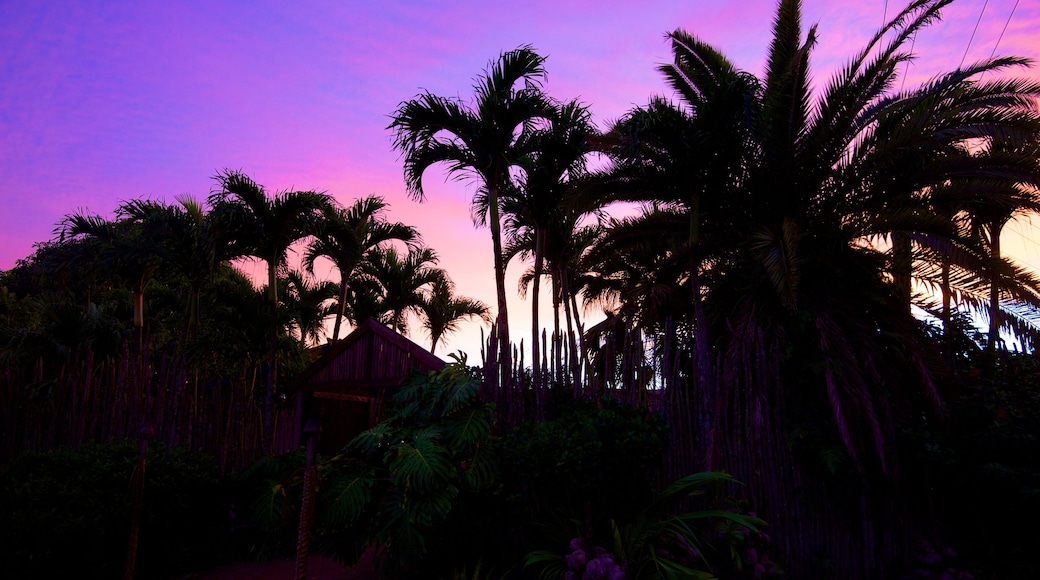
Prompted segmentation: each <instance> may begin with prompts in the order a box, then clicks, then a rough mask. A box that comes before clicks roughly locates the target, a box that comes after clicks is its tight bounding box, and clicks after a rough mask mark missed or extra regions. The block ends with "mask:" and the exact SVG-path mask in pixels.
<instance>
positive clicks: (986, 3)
mask: <svg viewBox="0 0 1040 580" xmlns="http://www.w3.org/2000/svg"><path fill="white" fill-rule="evenodd" d="M986 6H989V0H986V2H985V3H983V5H982V12H979V19H978V20H976V21H975V29H974V30H972V31H971V38H969V39H968V46H965V47H964V56H962V57H961V63H960V64H959V65H957V68H961V67H962V66H964V59H966V58H968V49H969V48H971V41H973V40H975V33H976V32H978V30H979V23H980V22H982V15H983V14H985V13H986Z"/></svg>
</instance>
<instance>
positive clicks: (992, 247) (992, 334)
mask: <svg viewBox="0 0 1040 580" xmlns="http://www.w3.org/2000/svg"><path fill="white" fill-rule="evenodd" d="M988 229H989V257H990V263H991V266H990V268H991V269H990V275H989V276H990V278H989V343H988V344H987V345H986V351H987V352H988V353H989V354H990V356H993V355H995V354H996V352H997V344H998V342H999V341H1000V318H1001V317H1000V282H999V279H998V274H997V264H998V262H999V261H1000V230H1001V229H1003V224H1002V223H1000V222H999V221H992V222H990V223H989V226H988Z"/></svg>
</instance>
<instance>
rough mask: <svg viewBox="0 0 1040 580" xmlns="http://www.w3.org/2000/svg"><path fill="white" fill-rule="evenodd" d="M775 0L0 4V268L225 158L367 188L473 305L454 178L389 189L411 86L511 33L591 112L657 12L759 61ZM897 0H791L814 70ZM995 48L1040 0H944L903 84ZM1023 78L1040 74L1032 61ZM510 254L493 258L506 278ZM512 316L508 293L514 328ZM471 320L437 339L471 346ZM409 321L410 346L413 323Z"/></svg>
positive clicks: (1036, 25)
mask: <svg viewBox="0 0 1040 580" xmlns="http://www.w3.org/2000/svg"><path fill="white" fill-rule="evenodd" d="M775 4H776V2H775V1H774V0H743V1H740V2H737V1H715V2H708V1H696V0H686V1H683V2H673V1H668V2H656V1H647V2H633V1H627V2H616V1H611V0H601V1H597V2H590V1H573V2H572V1H560V0H555V1H552V2H546V1H542V0H535V1H530V0H529V1H524V2H515V1H504V2H463V1H429V2H344V1H339V2H332V1H329V2H275V1H267V0H261V1H250V2H220V1H212V0H208V1H205V2H151V1H136V2H109V1H97V2H93V1H76V2H71V1H56V2H15V1H7V2H0V270H3V269H9V268H11V267H12V266H14V264H15V261H16V260H17V259H20V258H24V257H26V256H27V255H29V254H30V253H31V252H32V244H33V243H35V242H40V241H44V240H47V239H50V238H51V237H52V231H53V230H54V228H55V225H56V224H57V223H58V222H59V221H60V220H61V219H62V217H63V216H65V215H66V214H69V213H72V212H76V211H89V212H91V213H99V214H102V215H106V216H110V215H111V212H112V210H113V209H114V208H115V207H116V205H117V204H118V203H119V202H120V201H121V200H127V199H134V198H148V199H162V200H166V201H168V202H171V203H172V202H173V201H174V197H175V196H178V195H182V194H190V195H193V196H195V197H197V198H200V199H201V198H205V197H206V195H207V194H208V193H209V191H210V189H211V188H212V187H213V184H214V182H213V180H212V176H213V175H214V174H216V173H217V172H218V171H219V170H221V169H224V168H228V169H240V170H242V171H244V172H245V173H247V174H248V175H250V176H251V177H253V178H254V179H255V180H256V181H257V182H259V183H261V184H263V185H264V186H266V187H267V188H268V189H269V190H271V191H275V190H283V189H317V190H324V191H327V192H329V193H331V194H333V195H334V196H335V197H336V198H338V199H339V200H340V201H341V202H343V203H344V204H347V203H350V202H351V201H352V200H354V199H355V198H357V197H359V196H363V195H368V194H372V193H374V194H377V195H381V196H383V197H385V198H386V199H387V200H388V201H389V202H390V204H391V212H390V218H391V219H394V220H396V221H402V222H405V223H408V224H411V225H414V226H416V227H417V228H418V229H419V230H420V232H421V233H422V235H423V237H424V239H425V242H426V243H427V245H429V246H431V247H432V248H434V249H435V250H436V251H437V252H438V254H439V255H440V256H441V262H440V265H441V267H443V268H445V269H446V270H447V271H448V272H449V274H450V275H451V277H452V278H453V279H454V280H455V282H456V284H457V290H458V292H459V293H461V294H464V295H467V296H472V297H477V298H480V299H482V300H484V301H485V302H487V303H488V304H493V303H494V277H493V273H492V262H491V249H490V246H491V244H490V236H489V234H488V232H487V231H486V230H483V229H476V228H475V227H474V226H473V225H472V222H471V220H470V211H469V201H470V197H471V194H472V188H471V187H469V186H467V185H466V184H464V183H458V182H453V181H451V182H447V183H446V182H445V177H446V174H445V172H444V171H443V168H441V167H434V168H432V169H431V170H430V171H428V172H427V173H426V175H425V181H424V185H425V187H426V192H427V195H428V200H427V201H426V203H424V204H419V203H417V202H414V201H412V200H410V199H409V198H408V197H407V196H406V195H405V194H404V183H403V179H402V173H401V163H400V159H399V157H398V154H397V153H396V152H394V151H393V150H392V149H391V134H390V132H389V131H387V129H386V126H387V124H388V122H389V115H390V114H391V113H392V112H393V111H394V110H395V109H396V107H397V105H398V104H399V103H400V102H401V101H403V100H407V99H410V98H412V97H413V96H415V95H416V94H417V93H418V92H419V91H420V90H423V89H427V90H429V91H431V92H433V93H436V94H439V95H446V96H449V95H451V96H453V95H458V96H461V97H463V98H468V97H469V95H470V94H471V93H472V89H471V85H472V81H473V79H474V77H476V76H477V75H478V74H479V73H480V72H481V71H482V70H483V69H484V68H485V67H486V65H487V64H488V62H489V61H491V60H493V59H495V58H496V57H497V56H498V55H499V54H500V53H501V52H503V51H505V50H510V49H513V48H516V47H517V46H520V45H524V44H530V45H531V46H533V47H534V48H535V50H537V51H538V52H539V53H541V54H543V55H546V56H547V57H548V60H547V63H546V67H547V69H548V72H549V77H548V82H547V85H546V88H547V90H548V92H549V93H550V94H551V95H552V96H554V97H556V98H559V99H572V98H576V97H577V98H580V99H582V100H583V101H585V102H586V103H588V104H589V105H590V106H591V109H592V111H593V114H594V117H595V119H596V121H597V122H598V123H599V124H600V126H602V127H605V126H606V125H607V124H608V123H609V122H610V121H612V120H614V119H616V118H617V117H619V116H621V115H623V114H624V113H625V112H626V111H627V110H629V109H630V108H632V107H633V106H638V105H642V104H645V103H646V102H647V100H648V98H649V97H650V96H651V95H653V94H666V95H667V93H666V92H665V87H664V84H663V82H662V78H661V77H660V75H659V74H658V73H657V72H656V70H655V66H656V65H658V64H659V63H662V62H665V61H666V60H668V58H669V49H668V45H667V43H666V42H665V39H664V33H666V32H668V31H671V30H674V29H676V28H683V29H686V30H687V31H689V32H691V33H693V34H695V35H697V36H699V37H700V38H701V39H703V40H706V41H708V42H710V43H712V44H714V45H715V46H716V47H718V48H719V49H721V50H722V51H723V52H724V53H725V54H727V55H728V56H729V57H730V58H731V59H732V60H733V61H734V62H735V63H736V64H737V65H738V66H740V67H741V68H743V69H745V70H748V71H750V72H753V73H756V74H758V73H761V71H762V68H763V61H764V56H765V53H766V50H767V48H768V43H769V38H770V36H769V35H770V29H771V25H772V18H773V13H774V8H775ZM904 4H905V3H904V2H897V1H893V2H889V3H886V2H884V1H883V0H869V1H866V0H856V1H852V0H840V1H834V0H829V1H824V0H806V1H805V2H804V24H805V26H806V28H807V27H808V25H810V24H812V23H819V31H818V32H819V38H820V42H819V45H818V47H817V49H816V51H815V59H814V61H813V66H814V72H815V75H814V77H815V78H816V79H817V80H818V81H819V82H820V83H822V82H824V81H825V80H827V79H828V78H829V76H830V71H832V70H833V69H834V68H835V67H837V66H839V65H840V64H842V63H843V62H844V61H845V60H846V59H847V58H848V57H849V56H850V55H851V54H853V52H854V51H855V50H856V49H858V48H859V47H861V46H862V44H863V42H864V40H865V39H866V38H868V37H869V36H870V34H872V33H873V32H874V30H876V29H877V28H878V27H879V26H880V25H881V23H882V21H883V19H884V17H885V14H886V11H887V14H888V15H889V16H891V15H893V14H894V13H896V12H897V11H898V10H899V9H901V8H902V7H903V5H904ZM984 4H985V10H983V6H984ZM1013 10H1014V13H1013V16H1012V11H1013ZM980 16H981V18H980ZM976 24H977V30H976ZM1005 26H1006V30H1004V29H1005ZM973 31H974V34H973ZM1002 31H1003V32H1002ZM998 38H999V39H1000V41H999V45H998ZM969 40H970V45H969ZM994 47H996V53H997V54H998V55H1006V54H1015V55H1020V56H1025V57H1029V58H1033V59H1038V58H1040V3H1038V2H1036V1H1035V0H1028V1H1026V2H1020V3H1019V2H1016V1H1015V0H990V1H989V2H988V3H987V2H985V0H961V1H959V2H955V3H954V4H953V5H952V6H950V7H948V8H947V9H946V10H945V11H944V19H943V21H942V22H940V23H938V24H936V25H933V26H932V27H931V28H929V29H927V30H926V31H924V32H923V33H922V34H921V35H920V36H919V37H918V38H917V39H916V44H915V52H916V53H917V54H918V59H917V60H916V61H915V62H914V63H913V64H911V65H910V66H909V68H908V69H907V80H906V86H907V87H910V86H913V85H915V84H917V83H919V82H921V81H922V80H926V79H928V78H930V77H931V76H933V75H935V74H936V73H939V72H944V71H947V70H950V69H953V68H955V67H957V66H958V65H959V64H960V63H961V61H962V59H963V60H964V62H966V63H969V62H972V61H975V60H978V59H981V58H986V57H989V56H990V54H991V53H992V52H993V51H994ZM965 54H966V56H965ZM1022 74H1023V75H1028V76H1031V77H1033V78H1040V69H1036V68H1034V69H1030V70H1028V71H1022ZM1009 230H1010V235H1011V236H1012V237H1015V239H1013V240H1010V241H1008V242H1006V245H1007V246H1009V248H1010V250H1011V251H1013V252H1016V257H1017V258H1018V259H1020V260H1021V261H1023V262H1024V263H1026V264H1029V265H1031V266H1032V267H1034V268H1040V246H1038V245H1037V241H1038V240H1040V236H1038V235H1036V234H1037V233H1038V232H1037V230H1036V228H1035V227H1034V226H1033V225H1032V224H1029V223H1019V224H1016V225H1014V226H1012V227H1010V228H1009ZM258 267H262V263H261V264H260V265H258ZM522 269H523V267H522V266H520V265H518V264H513V265H511V266H510V274H511V276H510V280H511V282H510V288H511V289H512V288H515V280H516V278H517V276H518V275H519V273H520V272H521V271H522ZM318 275H319V276H322V277H326V278H334V277H335V276H334V275H333V274H331V273H330V272H320V271H319V272H318ZM528 312H529V306H528V305H527V304H526V303H525V302H523V301H521V300H520V299H519V298H516V299H515V300H514V301H513V302H511V311H510V315H511V316H510V318H511V326H512V327H513V328H515V329H518V330H514V332H515V333H521V336H522V335H523V334H526V332H524V331H522V330H519V329H527V328H529V326H530V324H529V315H528ZM474 328H476V326H475V325H472V326H470V327H469V331H468V332H466V333H464V334H463V335H462V336H460V337H459V338H458V339H457V340H455V341H453V342H452V343H451V344H449V346H448V348H447V349H444V348H443V347H442V348H440V349H439V350H438V352H439V353H443V352H446V351H454V350H457V349H465V350H467V351H469V352H471V353H475V352H476V349H477V347H476V344H477V342H478V340H477V336H476V334H475V332H473V329H474ZM412 336H413V338H415V339H416V340H417V341H418V342H420V343H428V340H427V339H426V337H425V336H424V335H423V333H422V332H421V331H420V330H419V329H417V328H416V329H413V332H412ZM517 338H519V336H518V337H517Z"/></svg>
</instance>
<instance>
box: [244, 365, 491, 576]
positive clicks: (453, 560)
mask: <svg viewBox="0 0 1040 580" xmlns="http://www.w3.org/2000/svg"><path fill="white" fill-rule="evenodd" d="M478 385H479V383H478V382H477V380H476V379H475V378H474V376H473V375H472V373H471V372H470V371H469V369H467V368H466V367H465V366H464V364H451V365H448V366H447V367H446V368H445V369H443V370H441V371H436V372H431V373H429V374H427V375H417V376H415V377H414V378H413V379H412V380H411V381H410V382H409V383H408V384H407V385H405V386H404V387H403V388H402V389H401V390H400V391H399V392H398V393H397V394H396V395H394V397H393V403H392V408H391V410H390V412H389V413H388V415H387V417H386V418H385V419H383V420H382V421H381V422H380V423H378V424H377V425H376V426H375V427H373V428H372V429H369V430H367V431H365V432H363V433H361V434H360V435H358V436H357V437H356V438H355V439H354V440H353V441H351V442H350V443H349V444H348V445H347V446H346V447H344V448H343V449H342V450H341V451H340V452H339V453H338V454H336V455H334V456H332V457H329V458H325V459H323V460H321V461H319V463H318V465H317V470H318V474H319V477H318V482H319V484H318V485H319V488H318V490H317V493H318V498H317V506H318V507H317V510H316V514H317V518H316V522H315V529H314V535H315V538H314V542H315V545H317V546H318V547H319V549H321V550H322V551H323V552H325V553H327V554H330V555H332V556H333V557H335V558H337V559H339V560H341V561H342V562H344V563H348V564H352V563H355V562H357V560H358V559H360V557H361V555H362V554H363V553H364V552H365V550H366V549H367V548H368V547H370V546H372V545H374V546H376V548H377V550H378V553H377V561H378V562H379V564H380V566H381V567H382V569H383V573H384V575H386V576H388V577H400V576H402V575H407V574H409V573H412V572H413V571H415V570H418V569H420V567H421V569H422V570H423V571H424V573H433V572H432V570H435V569H436V570H440V571H442V572H444V573H447V572H448V571H449V570H450V569H451V567H453V566H463V565H464V564H465V562H466V561H467V559H472V560H473V561H472V562H470V564H472V565H476V564H477V563H478V562H479V558H480V554H479V551H478V550H473V549H472V548H471V547H466V548H462V549H456V548H457V547H458V545H459V544H460V542H461V541H462V540H461V538H464V537H466V536H467V528H470V530H469V531H468V534H473V533H474V532H473V528H474V526H473V525H472V524H473V521H474V520H473V519H472V518H471V517H469V515H472V514H473V513H474V512H478V511H482V510H484V506H485V504H486V503H487V502H488V501H489V500H488V497H489V496H490V495H491V491H492V489H493V487H494V485H495V483H496V481H497V477H496V476H497V467H496V464H497V463H496V456H495V440H494V439H493V438H492V436H491V424H492V420H493V413H492V408H491V406H490V405H488V404H485V403H482V402H481V401H480V399H479V398H478V396H477V388H478ZM250 477H251V478H252V479H253V480H262V481H263V482H265V484H263V485H262V487H261V490H260V491H259V493H258V494H257V497H258V498H259V499H258V501H257V503H256V504H255V506H254V517H255V518H256V523H257V525H259V527H260V528H261V529H262V530H263V531H264V532H265V533H266V534H267V538H268V539H267V540H266V541H268V542H272V543H273V544H272V545H274V546H277V545H280V544H279V541H280V540H279V538H282V539H284V538H286V537H289V536H291V534H292V533H293V532H292V531H293V530H294V529H295V527H294V526H295V522H297V521H298V519H297V518H298V517H299V515H298V514H299V504H300V502H299V497H300V493H301V490H302V479H303V470H302V461H301V460H300V458H299V457H295V456H285V457H284V458H283V459H281V460H274V459H268V460H265V461H262V462H258V463H257V464H256V465H254V466H253V467H252V468H251V472H250ZM471 506H480V507H479V508H478V507H471ZM493 509H494V508H492V510H493ZM461 514H467V515H465V516H463V515H461ZM477 532H478V533H479V530H477ZM463 569H464V568H459V570H463Z"/></svg>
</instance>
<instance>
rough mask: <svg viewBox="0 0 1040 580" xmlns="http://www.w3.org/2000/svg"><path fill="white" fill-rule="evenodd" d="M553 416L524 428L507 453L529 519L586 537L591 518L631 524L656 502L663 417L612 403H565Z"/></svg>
mask: <svg viewBox="0 0 1040 580" xmlns="http://www.w3.org/2000/svg"><path fill="white" fill-rule="evenodd" d="M549 411H550V418H549V419H548V420H546V421H543V422H540V423H525V424H521V425H519V426H517V427H516V428H515V429H514V430H513V431H512V432H511V433H509V434H508V435H507V436H506V438H505V441H504V444H503V446H502V449H503V464H504V466H503V470H504V471H505V472H506V473H505V477H504V478H503V479H504V481H505V482H506V483H507V485H508V486H509V487H511V488H512V489H513V490H514V495H515V498H516V499H517V500H519V501H522V502H523V505H522V506H521V508H522V509H526V511H527V512H528V513H527V517H526V519H529V520H532V521H538V522H548V523H551V524H552V525H554V526H556V527H557V528H561V527H562V528H567V529H566V530H562V529H561V530H560V531H561V532H564V535H565V536H567V537H568V538H571V537H578V536H580V537H585V536H588V535H590V534H591V533H592V532H593V530H591V529H589V526H590V525H591V524H592V522H591V521H589V516H590V515H591V514H596V516H597V519H598V520H599V521H600V522H605V521H607V520H609V519H615V520H625V519H631V518H632V517H633V516H634V515H635V514H637V513H638V512H639V511H640V510H641V509H642V508H644V507H645V506H646V505H647V504H649V503H650V501H651V499H652V497H653V492H654V485H655V482H656V474H657V471H658V470H659V468H660V466H661V463H662V461H663V456H664V451H665V450H666V448H667V444H668V437H667V436H668V426H667V424H666V423H665V421H664V419H663V418H662V417H661V416H659V415H654V414H652V413H650V412H649V411H647V410H645V409H640V408H637V407H631V406H627V405H623V404H621V403H618V402H617V401H616V400H614V399H612V398H604V399H603V400H601V401H599V402H598V403H597V402H596V401H564V402H562V403H557V404H556V405H555V407H554V408H550V409H549ZM600 531H604V530H600ZM606 531H609V530H606ZM560 539H563V538H560Z"/></svg>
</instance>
